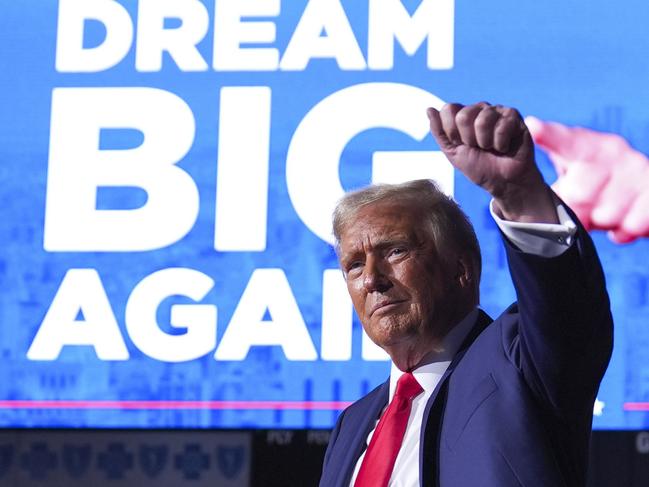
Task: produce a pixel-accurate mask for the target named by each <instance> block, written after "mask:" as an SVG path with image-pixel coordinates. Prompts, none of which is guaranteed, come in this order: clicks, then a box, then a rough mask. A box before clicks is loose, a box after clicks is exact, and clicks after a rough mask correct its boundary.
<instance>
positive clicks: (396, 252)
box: [388, 247, 406, 257]
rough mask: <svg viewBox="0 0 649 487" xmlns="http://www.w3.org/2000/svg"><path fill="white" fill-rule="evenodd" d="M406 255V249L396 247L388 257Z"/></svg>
mask: <svg viewBox="0 0 649 487" xmlns="http://www.w3.org/2000/svg"><path fill="white" fill-rule="evenodd" d="M405 253H406V249H405V248H403V247H395V248H393V249H391V250H390V252H389V253H388V256H390V257H393V256H395V257H397V256H399V255H402V254H405Z"/></svg>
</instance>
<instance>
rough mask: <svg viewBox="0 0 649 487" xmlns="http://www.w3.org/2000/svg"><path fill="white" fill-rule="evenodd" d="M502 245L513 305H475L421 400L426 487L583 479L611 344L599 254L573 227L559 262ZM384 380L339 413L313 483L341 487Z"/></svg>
mask: <svg viewBox="0 0 649 487" xmlns="http://www.w3.org/2000/svg"><path fill="white" fill-rule="evenodd" d="M575 221H576V218H575ZM505 246H506V249H507V258H508V261H509V267H510V271H511V275H512V280H513V282H514V287H515V289H516V294H517V303H516V304H513V305H512V306H510V307H509V308H508V309H507V310H506V311H505V312H504V313H503V314H502V315H500V316H499V317H498V318H497V319H496V320H494V321H492V320H491V319H490V318H489V317H488V316H487V315H486V314H485V313H482V312H481V314H480V316H479V317H478V319H477V321H476V323H475V325H474V327H473V329H472V331H471V332H470V333H469V336H468V337H467V338H466V340H465V341H464V343H463V345H462V346H461V347H460V350H459V351H458V353H457V355H456V356H455V358H454V359H453V361H452V362H451V365H450V366H449V368H448V370H447V371H446V373H445V374H444V376H443V377H442V379H441V381H440V383H439V385H438V386H437V388H436V389H435V392H434V393H433V395H432V396H431V398H430V400H429V401H428V403H427V405H426V412H425V413H424V424H422V429H421V441H420V458H419V469H420V472H419V476H420V484H421V485H423V486H436V485H439V486H441V487H509V486H511V487H521V486H524V487H554V486H566V487H580V486H583V485H585V484H586V469H587V463H588V443H589V438H590V431H591V425H592V414H593V403H594V400H595V397H596V394H597V390H598V387H599V383H600V381H601V378H602V376H603V375H604V372H605V370H606V366H607V365H608V361H609V359H610V355H611V351H612V340H613V338H612V336H613V326H612V318H611V314H610V306H609V300H608V295H607V293H606V289H605V284H604V277H603V274H602V270H601V267H600V264H599V259H598V257H597V254H596V253H595V250H594V247H593V244H592V241H591V239H590V237H589V236H588V234H587V233H586V232H585V230H584V229H583V228H581V227H580V228H579V230H578V232H577V235H576V236H575V242H574V243H573V245H572V246H571V247H570V248H569V249H568V250H567V251H565V252H564V253H563V254H562V255H560V256H558V257H553V258H544V257H539V256H535V255H530V254H525V253H523V252H520V251H518V250H517V249H515V248H514V247H513V246H512V245H511V244H509V243H507V242H506V243H505ZM388 384H389V382H386V383H384V384H382V385H380V386H379V387H378V388H376V389H375V390H373V391H372V392H370V393H369V394H368V395H367V396H365V397H363V398H362V399H360V400H359V401H357V402H355V403H354V404H352V405H351V406H350V407H349V408H347V409H346V410H345V411H343V413H342V414H341V415H340V417H339V418H338V421H337V423H336V426H335V428H334V430H333V433H332V436H331V439H330V442H329V446H328V448H327V452H326V454H325V460H324V467H323V472H322V477H321V480H320V486H321V487H338V486H344V487H347V486H348V485H349V482H350V480H351V476H352V473H353V470H354V466H355V464H356V462H357V460H358V458H359V456H360V455H361V453H362V452H363V451H364V449H365V447H366V440H367V436H368V434H369V432H370V431H371V430H372V428H373V427H374V425H375V423H376V420H377V419H378V418H379V416H380V414H381V412H382V410H383V408H384V407H385V406H386V404H387V401H388V387H389V385H388Z"/></svg>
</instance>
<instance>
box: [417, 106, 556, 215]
mask: <svg viewBox="0 0 649 487" xmlns="http://www.w3.org/2000/svg"><path fill="white" fill-rule="evenodd" d="M428 118H429V119H430V130H431V133H432V134H433V136H434V137H435V139H436V140H437V143H438V144H439V146H440V148H441V149H442V151H444V153H445V154H446V157H447V158H448V159H449V161H451V164H453V166H455V168H457V169H458V170H459V171H461V172H462V173H463V174H464V175H465V176H466V177H467V178H469V179H470V180H471V181H473V182H474V183H475V184H477V185H479V186H481V187H482V188H484V189H486V190H487V191H488V192H489V193H490V194H491V195H492V196H493V197H494V203H495V208H496V210H497V211H499V212H500V213H501V214H502V216H503V217H504V218H506V219H508V220H513V221H521V222H537V223H542V222H548V223H555V222H556V221H557V217H556V210H555V208H554V202H553V200H552V196H551V192H550V190H549V188H548V186H547V185H546V184H545V182H544V181H543V177H542V176H541V173H540V172H539V170H538V168H537V166H536V163H535V161H534V143H533V141H532V137H531V136H530V133H529V131H528V129H527V127H526V125H525V123H524V122H523V119H522V118H521V116H520V114H519V113H518V111H517V110H515V109H513V108H508V107H503V106H500V105H490V104H488V103H485V102H482V103H476V104H474V105H467V106H464V105H460V104H458V103H449V104H446V105H444V106H443V107H442V109H441V110H440V111H437V110H436V109H434V108H429V109H428Z"/></svg>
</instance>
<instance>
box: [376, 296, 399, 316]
mask: <svg viewBox="0 0 649 487" xmlns="http://www.w3.org/2000/svg"><path fill="white" fill-rule="evenodd" d="M404 301H405V299H390V300H385V301H379V302H378V303H376V304H375V305H374V306H372V309H371V310H370V316H373V315H374V313H379V314H382V313H387V312H389V311H392V309H393V308H396V307H397V306H399V305H400V304H401V303H403V302H404Z"/></svg>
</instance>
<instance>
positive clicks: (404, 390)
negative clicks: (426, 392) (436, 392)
mask: <svg viewBox="0 0 649 487" xmlns="http://www.w3.org/2000/svg"><path fill="white" fill-rule="evenodd" d="M422 391H423V389H422V387H421V385H419V382H417V379H415V376H414V375H412V373H410V372H406V373H405V374H403V375H402V376H401V377H399V380H398V381H397V390H396V391H395V393H394V395H395V397H403V398H404V399H412V398H413V397H415V396H416V395H417V394H419V393H421V392H422Z"/></svg>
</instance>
